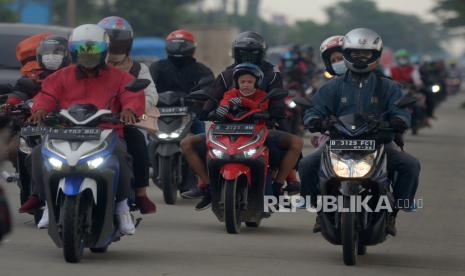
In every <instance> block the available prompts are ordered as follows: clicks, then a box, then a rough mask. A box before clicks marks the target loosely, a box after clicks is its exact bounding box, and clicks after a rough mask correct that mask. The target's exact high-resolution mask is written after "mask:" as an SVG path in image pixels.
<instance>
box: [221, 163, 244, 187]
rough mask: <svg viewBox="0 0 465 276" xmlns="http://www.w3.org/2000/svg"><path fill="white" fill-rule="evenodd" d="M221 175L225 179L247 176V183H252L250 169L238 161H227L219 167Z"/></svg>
mask: <svg viewBox="0 0 465 276" xmlns="http://www.w3.org/2000/svg"><path fill="white" fill-rule="evenodd" d="M220 173H221V176H222V177H223V179H225V180H234V179H237V178H238V177H239V176H241V175H245V176H246V177H247V185H249V186H250V185H251V184H252V170H251V169H250V167H248V166H246V165H244V164H240V163H229V164H226V165H224V166H223V167H221V170H220Z"/></svg>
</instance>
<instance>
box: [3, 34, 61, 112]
mask: <svg viewBox="0 0 465 276" xmlns="http://www.w3.org/2000/svg"><path fill="white" fill-rule="evenodd" d="M16 57H17V58H18V61H19V62H21V64H22V66H21V75H22V76H21V79H23V78H24V79H30V80H33V81H34V82H35V83H36V84H37V85H36V86H24V85H23V83H22V81H21V79H19V80H18V81H17V82H16V84H15V85H14V86H12V87H9V89H8V90H9V91H10V93H9V95H8V100H7V104H9V105H16V104H19V103H21V102H23V101H26V100H29V99H32V98H33V97H34V96H35V95H36V94H37V93H38V92H39V91H40V83H41V82H42V80H44V79H45V78H46V77H47V76H49V75H50V74H52V73H53V72H55V71H56V70H59V69H61V68H63V67H64V66H67V65H68V63H69V54H68V40H67V39H66V38H64V37H61V36H56V35H51V34H50V33H41V34H36V35H33V36H31V37H28V38H26V39H24V40H23V41H21V42H20V43H18V46H17V47H16Z"/></svg>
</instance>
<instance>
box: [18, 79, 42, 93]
mask: <svg viewBox="0 0 465 276" xmlns="http://www.w3.org/2000/svg"><path fill="white" fill-rule="evenodd" d="M17 84H18V86H21V87H24V88H26V89H27V90H32V91H38V90H40V88H41V86H40V84H39V83H37V82H36V81H34V80H32V79H28V78H20V79H19V80H18V83H17Z"/></svg>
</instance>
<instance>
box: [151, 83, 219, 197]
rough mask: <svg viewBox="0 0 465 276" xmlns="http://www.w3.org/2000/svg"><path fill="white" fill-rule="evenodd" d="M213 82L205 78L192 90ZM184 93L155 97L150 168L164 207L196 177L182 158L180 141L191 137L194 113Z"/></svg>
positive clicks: (170, 93)
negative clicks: (156, 114) (156, 117)
mask: <svg viewBox="0 0 465 276" xmlns="http://www.w3.org/2000/svg"><path fill="white" fill-rule="evenodd" d="M212 81H213V79H211V78H208V77H207V78H204V79H201V80H200V81H199V83H198V84H197V85H196V86H195V87H194V88H193V89H192V91H194V90H196V89H199V88H201V87H205V86H207V85H209V84H210V83H211V82H212ZM187 95H188V94H187V93H184V92H175V91H166V92H163V93H160V94H159V96H158V110H159V112H160V117H159V118H158V129H159V130H158V131H157V133H156V137H155V138H154V140H153V141H152V142H151V143H150V146H149V148H150V151H151V153H152V157H151V159H152V167H153V168H157V172H158V173H155V174H154V177H153V182H154V183H155V184H156V185H157V186H158V187H159V188H160V189H162V190H163V199H164V200H165V203H166V204H175V203H176V200H177V193H178V190H179V191H180V192H181V193H182V192H184V191H187V190H189V189H190V188H191V187H192V186H193V185H195V184H196V177H195V174H194V173H193V172H192V170H191V169H190V168H189V166H188V164H187V162H186V160H185V159H184V157H183V155H182V153H181V148H180V142H181V140H182V139H184V138H185V137H186V136H187V135H189V134H190V131H191V127H192V124H193V122H194V120H195V117H196V112H195V110H193V108H192V105H191V104H190V103H189V100H188V99H187Z"/></svg>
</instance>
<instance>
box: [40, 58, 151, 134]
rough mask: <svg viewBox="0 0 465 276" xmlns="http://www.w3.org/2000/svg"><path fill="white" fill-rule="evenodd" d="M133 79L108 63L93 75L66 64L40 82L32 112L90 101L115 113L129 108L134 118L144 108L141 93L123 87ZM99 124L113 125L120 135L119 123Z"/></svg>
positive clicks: (64, 107)
mask: <svg viewBox="0 0 465 276" xmlns="http://www.w3.org/2000/svg"><path fill="white" fill-rule="evenodd" d="M133 79H134V77H133V76H131V75H130V74H129V73H127V72H124V71H122V70H120V69H117V68H115V67H112V66H106V67H105V68H102V69H100V70H99V72H98V74H97V76H95V77H87V76H86V75H85V74H84V72H82V71H81V70H80V69H79V68H78V67H77V66H76V65H70V66H68V67H65V68H63V69H61V70H59V71H57V72H55V73H53V74H52V75H50V76H48V77H47V78H46V79H45V80H44V81H43V82H42V89H41V91H40V92H39V93H38V94H37V95H36V96H35V97H34V101H33V102H34V104H33V106H32V112H36V111H37V110H39V109H44V110H45V111H47V112H52V111H53V110H55V109H56V108H57V107H59V108H60V109H67V108H69V107H70V106H71V105H73V104H93V105H95V106H97V108H99V109H110V110H111V111H112V112H115V113H118V112H121V111H122V110H123V109H130V110H131V111H132V112H134V114H135V115H136V117H140V116H141V115H142V114H144V111H145V96H144V92H143V91H139V92H137V93H133V92H128V91H125V88H124V87H125V86H126V85H127V84H128V83H129V82H130V81H132V80H133ZM118 94H119V96H118ZM102 127H109V128H116V129H118V134H120V135H122V131H121V129H122V127H123V126H122V125H103V126H102Z"/></svg>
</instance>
